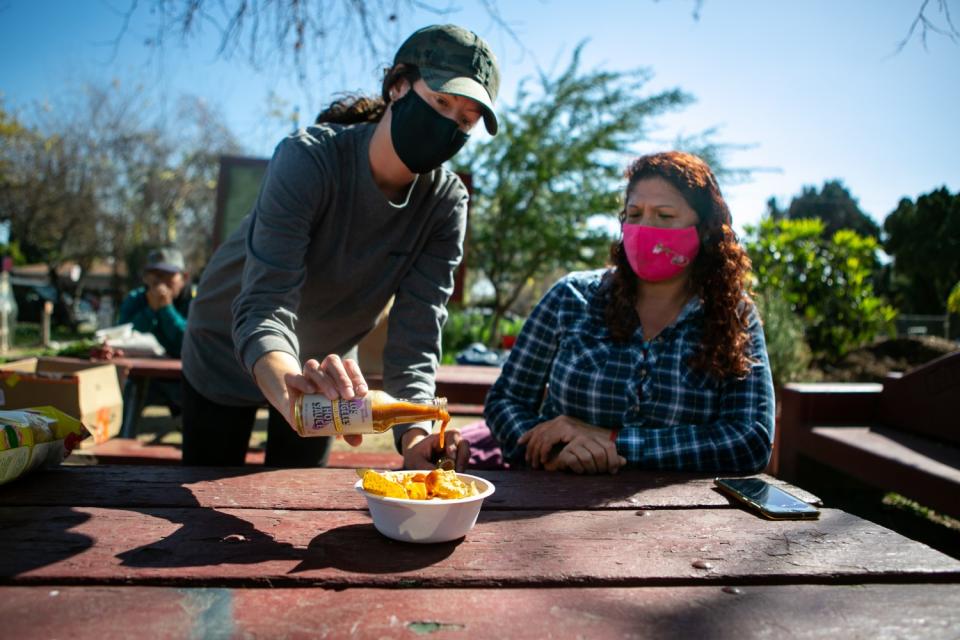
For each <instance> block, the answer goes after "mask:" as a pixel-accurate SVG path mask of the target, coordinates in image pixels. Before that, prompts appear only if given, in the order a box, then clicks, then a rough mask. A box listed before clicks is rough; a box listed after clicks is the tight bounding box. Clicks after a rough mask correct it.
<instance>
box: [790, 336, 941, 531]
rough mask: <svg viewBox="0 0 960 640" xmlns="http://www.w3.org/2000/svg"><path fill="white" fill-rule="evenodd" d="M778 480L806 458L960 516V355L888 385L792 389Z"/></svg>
mask: <svg viewBox="0 0 960 640" xmlns="http://www.w3.org/2000/svg"><path fill="white" fill-rule="evenodd" d="M782 402H783V404H782V413H781V417H780V428H781V438H780V468H779V475H780V476H781V477H783V478H784V479H786V480H788V481H793V482H795V481H796V480H797V477H798V469H799V466H800V465H801V464H802V463H803V460H804V458H809V459H813V460H816V461H818V462H820V463H823V464H826V465H828V466H830V467H833V468H835V469H837V470H840V471H842V472H843V473H845V474H848V475H850V476H853V477H854V478H856V479H858V480H860V481H862V482H865V483H867V484H870V485H873V486H876V487H879V488H881V489H887V490H890V491H895V492H897V493H899V494H901V495H903V496H906V497H908V498H911V499H913V500H916V501H917V502H918V503H920V504H921V505H923V506H925V507H929V508H931V509H934V510H935V511H938V512H940V513H943V514H947V515H951V516H953V517H960V352H955V353H952V354H949V355H946V356H943V357H941V358H938V359H937V360H934V361H932V362H929V363H927V364H926V365H924V366H922V367H919V368H917V369H914V370H913V371H911V372H909V373H907V374H906V375H901V374H890V375H888V376H887V378H886V379H885V380H884V382H883V384H788V385H787V386H786V387H785V388H784V391H783V395H782Z"/></svg>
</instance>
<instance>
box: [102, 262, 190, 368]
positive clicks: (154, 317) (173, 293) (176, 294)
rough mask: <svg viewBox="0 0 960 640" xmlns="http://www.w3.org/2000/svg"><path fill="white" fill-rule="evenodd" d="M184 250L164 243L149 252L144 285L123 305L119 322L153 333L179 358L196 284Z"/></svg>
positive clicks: (169, 353) (167, 350)
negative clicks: (192, 282) (185, 258)
mask: <svg viewBox="0 0 960 640" xmlns="http://www.w3.org/2000/svg"><path fill="white" fill-rule="evenodd" d="M188 285H189V274H188V273H187V270H186V267H185V265H184V261H183V254H182V253H181V252H180V250H179V249H176V248H174V247H162V248H159V249H154V250H152V251H151V252H150V253H149V254H147V264H146V266H145V267H144V269H143V286H142V287H139V288H138V289H134V290H133V291H131V292H130V293H129V294H127V297H126V298H124V300H123V303H122V304H121V305H120V315H119V317H118V323H119V324H127V323H128V322H129V323H132V324H133V328H134V329H135V330H137V331H139V332H141V333H152V334H153V335H154V336H155V337H156V338H157V341H158V342H159V343H160V344H161V345H162V346H163V348H164V350H166V352H167V355H168V356H169V357H171V358H179V357H180V350H181V348H182V347H183V334H184V332H185V331H186V329H187V314H188V312H189V309H190V303H191V301H192V300H193V288H192V287H190V286H188Z"/></svg>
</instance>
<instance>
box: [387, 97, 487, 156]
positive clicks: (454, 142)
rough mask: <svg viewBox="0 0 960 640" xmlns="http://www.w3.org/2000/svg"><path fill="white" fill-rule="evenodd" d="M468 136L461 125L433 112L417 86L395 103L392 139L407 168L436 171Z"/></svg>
mask: <svg viewBox="0 0 960 640" xmlns="http://www.w3.org/2000/svg"><path fill="white" fill-rule="evenodd" d="M469 137H470V136H468V135H467V134H466V133H464V132H463V131H461V130H460V127H458V126H457V123H456V122H454V121H453V120H451V119H449V118H444V117H443V116H442V115H440V114H439V113H437V112H436V111H434V110H433V107H431V106H430V105H429V104H427V103H426V101H425V100H424V99H423V98H421V97H420V94H418V93H417V92H416V91H414V90H413V87H411V88H410V90H409V91H407V94H406V95H405V96H403V97H402V98H400V99H399V100H397V101H396V102H394V103H393V114H392V116H391V121H390V139H391V140H393V148H394V150H395V151H396V152H397V155H398V156H400V160H401V161H402V162H403V164H405V165H406V166H407V169H410V171H412V172H414V173H427V172H429V171H433V170H434V169H436V168H437V167H439V166H440V165H441V164H443V163H444V162H446V161H447V160H449V159H450V158H452V157H453V156H455V155H456V153H457V151H460V149H461V147H463V145H464V144H466V142H467V139H468V138H469Z"/></svg>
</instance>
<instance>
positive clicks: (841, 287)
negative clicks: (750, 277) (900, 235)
mask: <svg viewBox="0 0 960 640" xmlns="http://www.w3.org/2000/svg"><path fill="white" fill-rule="evenodd" d="M823 230H824V224H823V221H821V220H816V219H810V220H772V219H770V218H765V219H764V220H761V221H760V224H759V225H758V226H756V227H748V228H747V241H746V248H747V251H748V253H749V254H750V259H751V260H752V261H753V270H754V274H755V277H756V283H757V284H756V286H757V289H758V290H759V291H760V292H777V295H781V296H783V298H784V299H785V300H786V301H787V303H788V304H789V305H790V307H791V308H792V309H793V310H794V312H796V313H797V314H798V315H799V316H800V318H802V320H803V323H804V326H805V333H806V337H807V341H808V343H809V345H810V348H811V349H812V350H813V353H814V355H815V356H817V357H819V358H821V359H825V360H828V361H830V360H837V359H839V358H841V357H843V355H844V354H846V352H847V351H849V350H850V349H853V348H855V347H858V346H860V345H862V344H864V343H866V342H869V341H871V340H873V339H874V338H875V337H876V336H877V334H878V333H880V332H881V331H884V330H887V331H889V330H890V328H891V323H892V321H893V319H894V317H895V315H896V312H895V311H894V310H893V308H892V307H890V306H889V305H887V304H886V303H885V302H884V301H883V300H882V299H881V298H879V297H878V296H876V295H875V293H874V291H873V285H872V284H871V274H872V273H873V270H874V269H875V268H876V266H877V242H876V240H874V239H873V238H869V237H863V236H860V235H858V234H857V233H856V232H854V231H850V230H849V229H842V230H840V231H837V232H836V233H834V234H833V236H832V237H826V236H825V235H824V233H823Z"/></svg>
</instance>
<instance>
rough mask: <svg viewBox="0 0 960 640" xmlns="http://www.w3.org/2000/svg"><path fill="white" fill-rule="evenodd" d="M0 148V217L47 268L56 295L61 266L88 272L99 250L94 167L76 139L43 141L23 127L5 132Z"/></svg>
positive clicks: (46, 138)
mask: <svg viewBox="0 0 960 640" xmlns="http://www.w3.org/2000/svg"><path fill="white" fill-rule="evenodd" d="M4 132H5V134H6V135H4V136H3V144H2V145H0V149H2V150H0V157H2V159H0V166H2V167H3V170H2V173H3V177H2V179H0V212H2V215H3V220H4V221H5V222H8V223H9V224H10V237H11V239H12V240H14V241H15V242H16V243H18V245H19V246H20V249H21V250H22V252H23V255H24V257H25V258H26V259H27V260H28V261H30V262H41V263H45V264H46V265H47V270H48V273H49V275H50V282H51V284H53V285H54V287H56V288H57V289H58V294H59V288H60V281H59V278H58V276H57V273H58V270H59V268H60V266H61V265H63V264H64V262H66V261H67V260H75V261H77V262H78V263H79V264H80V265H81V268H86V267H89V265H90V263H91V262H92V259H93V256H94V255H96V252H97V250H98V246H97V245H98V242H97V235H98V234H97V225H98V222H99V220H100V216H101V211H100V209H99V208H98V207H97V203H96V198H95V192H96V173H97V171H96V167H95V165H92V164H90V163H89V162H87V161H86V157H85V154H84V149H83V144H82V142H81V141H79V140H78V139H76V137H73V136H62V135H58V134H49V135H45V134H42V133H41V132H39V131H37V130H36V129H33V128H28V127H26V126H24V125H18V126H16V127H5V129H4Z"/></svg>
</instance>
